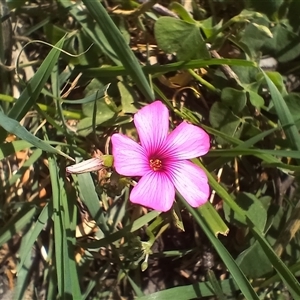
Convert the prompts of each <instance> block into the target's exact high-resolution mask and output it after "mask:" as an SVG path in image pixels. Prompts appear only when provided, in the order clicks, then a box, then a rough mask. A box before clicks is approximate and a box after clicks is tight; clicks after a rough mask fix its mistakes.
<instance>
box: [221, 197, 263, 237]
mask: <svg viewBox="0 0 300 300" xmlns="http://www.w3.org/2000/svg"><path fill="white" fill-rule="evenodd" d="M235 202H236V203H237V204H238V205H239V206H240V208H241V209H243V210H244V213H245V215H246V216H247V217H248V218H249V219H250V220H251V221H252V222H253V224H255V226H256V227H257V229H258V230H259V231H260V232H264V229H265V226H266V222H267V211H266V209H265V208H264V205H263V204H262V203H261V202H260V200H259V199H257V198H256V197H255V196H254V195H253V194H250V193H239V194H238V195H237V198H236V199H235ZM224 212H225V218H226V220H227V221H228V222H229V223H230V224H232V223H243V224H244V225H248V224H247V222H245V219H244V218H240V215H239V214H237V213H235V212H234V211H233V210H231V209H230V208H229V207H228V205H227V204H226V203H224Z"/></svg>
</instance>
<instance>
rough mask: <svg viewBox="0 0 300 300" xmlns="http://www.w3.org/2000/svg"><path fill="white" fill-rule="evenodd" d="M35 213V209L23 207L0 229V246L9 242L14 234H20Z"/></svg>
mask: <svg viewBox="0 0 300 300" xmlns="http://www.w3.org/2000/svg"><path fill="white" fill-rule="evenodd" d="M35 213H36V207H29V206H28V205H26V206H24V207H23V208H22V209H21V210H20V211H19V212H18V213H17V214H16V215H14V216H13V217H12V218H11V219H10V220H9V221H8V222H7V223H6V224H5V225H4V226H3V227H2V228H1V229H0V246H2V245H3V244H4V243H6V242H7V241H8V240H10V239H11V238H12V237H13V236H14V235H15V234H16V233H18V232H20V231H21V230H22V229H23V228H24V227H25V226H26V225H27V224H28V223H29V222H31V220H32V218H33V216H34V215H35Z"/></svg>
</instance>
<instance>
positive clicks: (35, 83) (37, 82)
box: [0, 37, 66, 127]
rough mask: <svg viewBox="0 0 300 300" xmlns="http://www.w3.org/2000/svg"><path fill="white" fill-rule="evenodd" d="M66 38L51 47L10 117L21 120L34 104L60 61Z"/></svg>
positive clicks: (9, 114)
mask: <svg viewBox="0 0 300 300" xmlns="http://www.w3.org/2000/svg"><path fill="white" fill-rule="evenodd" d="M65 39H66V38H65V37H63V38H62V39H61V40H60V41H58V43H57V44H55V48H52V49H51V51H50V52H49V54H48V55H47V57H46V58H45V59H44V60H43V63H42V64H41V65H40V67H39V68H38V70H37V71H36V73H35V74H34V76H33V77H32V78H31V79H30V81H29V82H28V83H27V85H26V88H25V89H24V91H23V92H22V94H21V95H20V97H19V98H18V99H17V101H16V103H15V105H14V106H13V107H12V109H11V110H10V111H9V113H8V117H10V118H12V119H14V120H17V121H20V120H21V119H22V118H23V117H24V116H25V115H26V113H27V112H28V110H29V109H30V108H31V107H32V106H33V104H35V103H36V100H37V98H38V96H39V95H40V93H41V91H42V89H43V88H44V86H45V83H46V82H47V80H48V78H49V76H50V74H51V72H52V69H53V67H54V66H55V65H56V63H57V61H58V58H59V55H60V50H59V49H61V48H62V46H63V43H64V40H65ZM1 118H2V117H1ZM1 118H0V119H1ZM3 127H4V126H3Z"/></svg>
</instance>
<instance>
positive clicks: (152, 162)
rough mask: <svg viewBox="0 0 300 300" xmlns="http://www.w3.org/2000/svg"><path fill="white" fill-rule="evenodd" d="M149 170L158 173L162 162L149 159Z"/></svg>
mask: <svg viewBox="0 0 300 300" xmlns="http://www.w3.org/2000/svg"><path fill="white" fill-rule="evenodd" d="M150 168H151V169H152V170H153V171H160V170H161V169H162V162H161V160H160V159H157V158H156V159H150Z"/></svg>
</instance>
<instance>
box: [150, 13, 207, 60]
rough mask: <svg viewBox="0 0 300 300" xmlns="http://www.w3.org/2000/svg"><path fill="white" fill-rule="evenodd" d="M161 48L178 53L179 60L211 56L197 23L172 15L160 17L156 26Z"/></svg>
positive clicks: (157, 38)
mask: <svg viewBox="0 0 300 300" xmlns="http://www.w3.org/2000/svg"><path fill="white" fill-rule="evenodd" d="M154 32H155V37H156V40H157V44H158V46H159V48H161V49H162V50H164V51H165V52H166V53H174V52H176V53H177V57H178V59H179V60H183V61H188V60H191V59H196V58H202V59H205V58H210V55H209V52H208V50H207V48H206V44H205V42H204V40H203V37H202V36H201V33H200V28H199V26H197V25H196V24H192V23H189V22H185V21H183V20H178V19H175V18H171V17H160V18H159V19H158V20H157V22H156V23H155V26H154Z"/></svg>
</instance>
